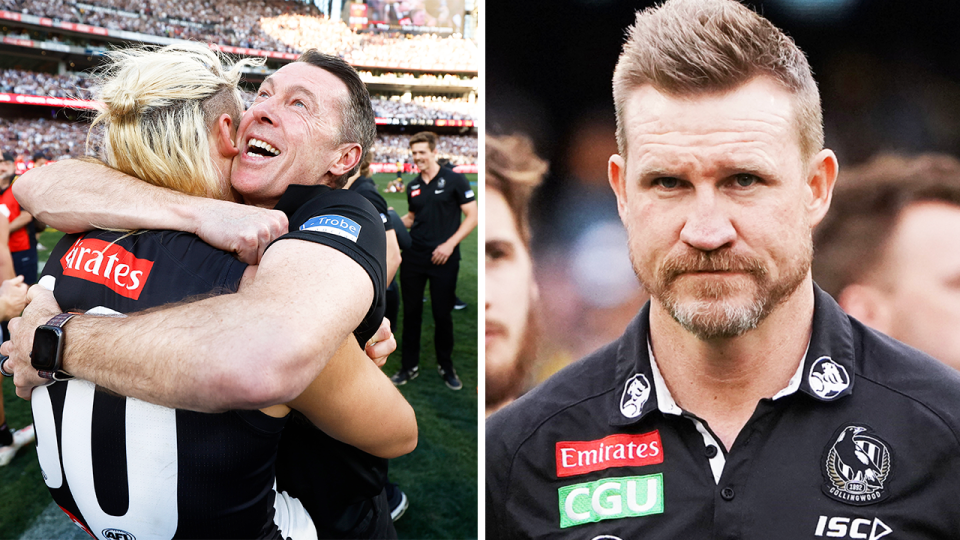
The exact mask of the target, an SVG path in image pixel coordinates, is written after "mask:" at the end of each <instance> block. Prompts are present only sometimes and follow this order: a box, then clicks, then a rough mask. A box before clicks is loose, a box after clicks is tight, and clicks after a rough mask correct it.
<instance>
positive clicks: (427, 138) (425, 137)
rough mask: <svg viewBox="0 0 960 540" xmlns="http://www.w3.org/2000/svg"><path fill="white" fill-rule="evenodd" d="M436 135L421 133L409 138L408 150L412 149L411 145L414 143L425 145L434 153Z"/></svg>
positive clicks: (426, 132)
mask: <svg viewBox="0 0 960 540" xmlns="http://www.w3.org/2000/svg"><path fill="white" fill-rule="evenodd" d="M438 139H439V137H437V134H436V133H434V132H432V131H421V132H420V133H417V134H416V135H414V136H413V137H410V148H413V145H414V144H416V143H422V142H425V143H427V146H429V147H430V151H431V152H434V151H436V149H437V140H438Z"/></svg>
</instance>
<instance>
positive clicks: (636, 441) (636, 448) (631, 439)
mask: <svg viewBox="0 0 960 540" xmlns="http://www.w3.org/2000/svg"><path fill="white" fill-rule="evenodd" d="M662 448H663V446H662V445H661V443H660V432H659V431H652V432H650V433H641V434H638V435H628V434H625V433H621V434H618V435H610V436H609V437H604V438H603V439H599V440H596V441H560V442H558V443H557V477H558V478H563V477H565V476H574V475H578V474H585V473H589V472H594V471H602V470H604V469H609V468H611V467H642V466H644V465H654V464H657V463H663V450H662Z"/></svg>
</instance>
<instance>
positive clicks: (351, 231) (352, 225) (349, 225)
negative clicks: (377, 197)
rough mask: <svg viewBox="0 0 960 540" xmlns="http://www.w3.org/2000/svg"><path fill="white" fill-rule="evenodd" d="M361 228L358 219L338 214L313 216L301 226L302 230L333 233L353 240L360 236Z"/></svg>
mask: <svg viewBox="0 0 960 540" xmlns="http://www.w3.org/2000/svg"><path fill="white" fill-rule="evenodd" d="M360 229H361V227H360V224H359V223H357V222H356V221H354V220H352V219H350V218H345V217H343V216H338V215H336V214H328V215H324V216H317V217H312V218H310V219H308V220H307V221H306V222H304V224H303V225H301V226H300V230H301V231H314V232H320V233H327V234H332V235H334V236H340V237H342V238H346V239H347V240H351V241H353V242H356V241H357V240H358V239H359V238H360Z"/></svg>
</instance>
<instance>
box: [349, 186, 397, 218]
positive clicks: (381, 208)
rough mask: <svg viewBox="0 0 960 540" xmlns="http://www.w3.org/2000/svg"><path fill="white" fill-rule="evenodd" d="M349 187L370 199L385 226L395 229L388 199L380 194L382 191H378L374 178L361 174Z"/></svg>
mask: <svg viewBox="0 0 960 540" xmlns="http://www.w3.org/2000/svg"><path fill="white" fill-rule="evenodd" d="M347 189H349V190H350V191H353V192H355V193H359V194H360V195H363V198H364V199H366V200H368V201H370V204H372V205H373V207H374V208H376V209H377V212H378V213H379V214H380V219H381V220H382V221H383V228H384V229H385V230H388V231H392V230H393V222H392V221H390V213H389V210H388V208H387V201H386V200H385V199H384V198H383V195H380V192H379V191H377V184H375V183H374V182H373V179H372V178H367V177H366V176H361V177H359V178H357V179H356V180H354V181H353V183H352V184H350V187H349V188H347Z"/></svg>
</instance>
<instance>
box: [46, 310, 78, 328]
mask: <svg viewBox="0 0 960 540" xmlns="http://www.w3.org/2000/svg"><path fill="white" fill-rule="evenodd" d="M76 315H77V314H76V313H61V314H59V315H56V316H54V317H53V318H52V319H50V320H49V321H47V324H46V325H45V326H56V327H57V328H63V325H65V324H67V321H69V320H70V319H72V318H74V317H76Z"/></svg>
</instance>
